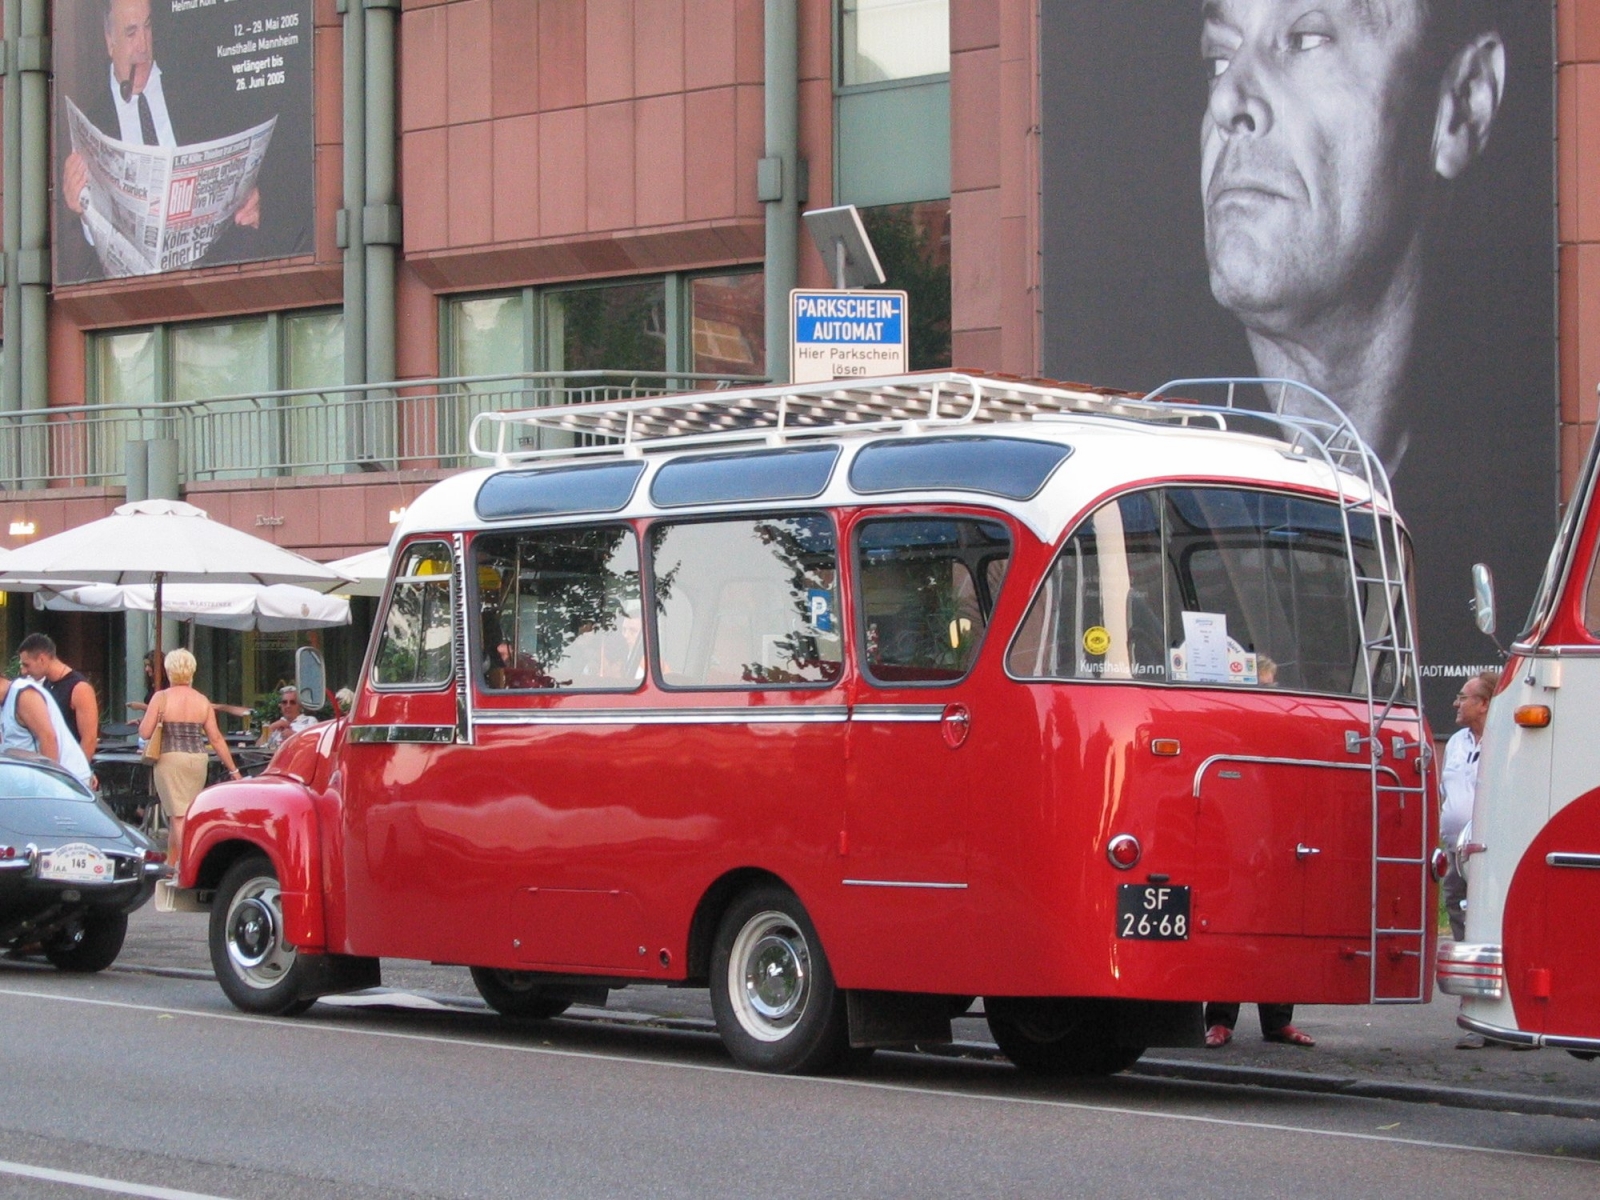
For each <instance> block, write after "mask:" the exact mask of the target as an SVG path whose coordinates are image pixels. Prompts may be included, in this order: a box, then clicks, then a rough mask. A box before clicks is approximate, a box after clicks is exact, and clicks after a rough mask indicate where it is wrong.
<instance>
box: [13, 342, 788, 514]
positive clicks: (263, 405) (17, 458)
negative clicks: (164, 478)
mask: <svg viewBox="0 0 1600 1200" xmlns="http://www.w3.org/2000/svg"><path fill="white" fill-rule="evenodd" d="M760 382H762V381H761V380H759V379H755V378H751V377H748V376H728V375H701V374H693V373H686V372H681V371H676V372H654V371H560V372H556V371H550V372H537V373H527V374H518V375H475V376H459V377H455V378H446V379H420V380H399V381H396V382H394V383H386V384H360V385H352V386H345V387H336V388H305V389H299V390H286V391H275V392H261V393H256V394H249V395H237V396H216V397H212V398H209V399H205V400H192V401H166V402H161V403H154V404H85V405H69V406H64V407H60V408H43V409H24V410H21V411H12V412H0V484H3V485H4V486H5V487H6V488H8V489H9V490H12V491H27V490H33V489H40V488H51V487H115V486H121V485H123V484H124V483H125V482H126V465H125V447H126V446H127V444H128V443H129V442H131V441H140V440H145V439H150V438H173V439H175V440H176V441H177V443H178V454H179V473H180V477H181V481H182V482H183V483H186V484H187V483H201V482H208V481H211V480H222V479H254V478H261V477H269V476H283V475H339V474H345V473H349V472H392V471H405V470H445V471H450V470H460V469H462V468H465V467H468V466H473V465H479V463H480V462H481V460H477V459H475V457H474V455H473V454H472V451H471V448H470V445H469V442H468V430H469V429H470V427H471V425H472V422H473V419H474V418H475V417H477V416H479V415H480V414H483V413H492V412H505V411H510V410H522V409H531V408H544V407H552V406H557V405H568V404H581V403H588V402H594V401H618V400H632V399H645V398H649V397H653V396H666V395H674V394H678V393H682V392H696V391H710V390H715V389H719V388H726V387H730V386H748V385H750V384H754V383H760Z"/></svg>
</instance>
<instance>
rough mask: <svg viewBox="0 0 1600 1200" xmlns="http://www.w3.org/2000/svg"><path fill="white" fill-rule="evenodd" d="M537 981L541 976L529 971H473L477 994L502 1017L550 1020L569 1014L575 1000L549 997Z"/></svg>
mask: <svg viewBox="0 0 1600 1200" xmlns="http://www.w3.org/2000/svg"><path fill="white" fill-rule="evenodd" d="M538 980H539V977H538V976H537V975H534V974H533V973H532V972H529V971H500V970H496V969H495V968H493V967H473V968H472V984H473V986H474V987H476V988H477V989H478V995H480V996H482V997H483V1002H484V1003H485V1004H487V1005H488V1006H489V1007H490V1008H492V1009H494V1011H495V1012H497V1013H499V1014H500V1015H501V1016H502V1017H526V1018H528V1019H529V1020H533V1021H548V1020H549V1019H550V1018H551V1017H559V1016H560V1015H561V1014H562V1013H564V1012H566V1011H567V1009H568V1007H569V1006H570V1005H571V1003H572V1001H570V1000H557V999H555V998H554V997H552V996H550V995H548V994H547V993H546V991H545V989H544V988H543V987H541V986H540V985H539V982H538Z"/></svg>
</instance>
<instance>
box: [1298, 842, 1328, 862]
mask: <svg viewBox="0 0 1600 1200" xmlns="http://www.w3.org/2000/svg"><path fill="white" fill-rule="evenodd" d="M1321 853H1322V851H1321V850H1320V849H1319V848H1317V847H1316V846H1308V845H1306V844H1305V843H1304V842H1300V843H1299V844H1297V845H1296V846H1295V848H1294V856H1295V857H1296V858H1297V859H1299V860H1300V861H1301V862H1304V861H1305V860H1306V859H1308V858H1315V857H1316V856H1317V855H1319V854H1321Z"/></svg>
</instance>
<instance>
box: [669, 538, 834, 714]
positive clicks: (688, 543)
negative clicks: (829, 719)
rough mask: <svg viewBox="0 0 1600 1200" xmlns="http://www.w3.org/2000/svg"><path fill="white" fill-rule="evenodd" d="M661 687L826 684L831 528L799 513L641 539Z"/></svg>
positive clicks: (830, 666) (830, 656)
mask: <svg viewBox="0 0 1600 1200" xmlns="http://www.w3.org/2000/svg"><path fill="white" fill-rule="evenodd" d="M650 569H651V579H652V581H653V584H654V608H655V628H656V638H655V644H656V654H657V659H658V668H659V670H660V672H661V681H662V683H664V684H665V685H666V686H667V687H710V688H737V687H752V686H755V687H786V686H787V687H794V686H803V685H806V684H827V683H831V682H832V681H833V680H835V679H837V678H838V677H839V671H840V668H841V666H842V664H843V643H842V641H841V639H840V630H841V623H840V618H839V590H838V588H839V585H838V576H839V571H838V552H837V548H836V541H835V538H834V532H833V522H832V521H831V520H829V519H828V518H827V517H825V516H821V515H818V514H812V513H801V514H794V515H786V516H780V517H765V518H761V519H756V520H751V519H748V518H741V519H739V520H730V521H685V522H662V523H660V524H657V525H655V526H653V527H652V528H651V530H650Z"/></svg>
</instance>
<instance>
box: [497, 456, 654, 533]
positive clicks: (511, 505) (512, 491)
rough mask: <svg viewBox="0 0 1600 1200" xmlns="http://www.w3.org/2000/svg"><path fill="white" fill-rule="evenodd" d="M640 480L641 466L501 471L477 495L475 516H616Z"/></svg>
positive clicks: (611, 464) (606, 465)
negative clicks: (610, 514) (591, 514)
mask: <svg viewBox="0 0 1600 1200" xmlns="http://www.w3.org/2000/svg"><path fill="white" fill-rule="evenodd" d="M642 474H644V464H643V463H641V462H626V463H600V464H594V465H588V464H585V465H583V466H576V467H547V468H545V469H543V470H532V471H502V472H501V473H500V474H498V475H491V476H489V478H488V479H485V480H484V481H483V486H482V487H480V488H479V489H478V516H479V517H481V518H483V520H485V521H495V520H500V519H503V518H507V517H559V516H567V515H572V514H576V513H591V512H592V513H608V512H616V511H618V510H619V509H621V508H623V507H624V506H625V505H626V504H627V503H628V501H629V499H630V498H631V497H632V496H633V489H634V485H636V484H637V483H638V482H639V476H640V475H642Z"/></svg>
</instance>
